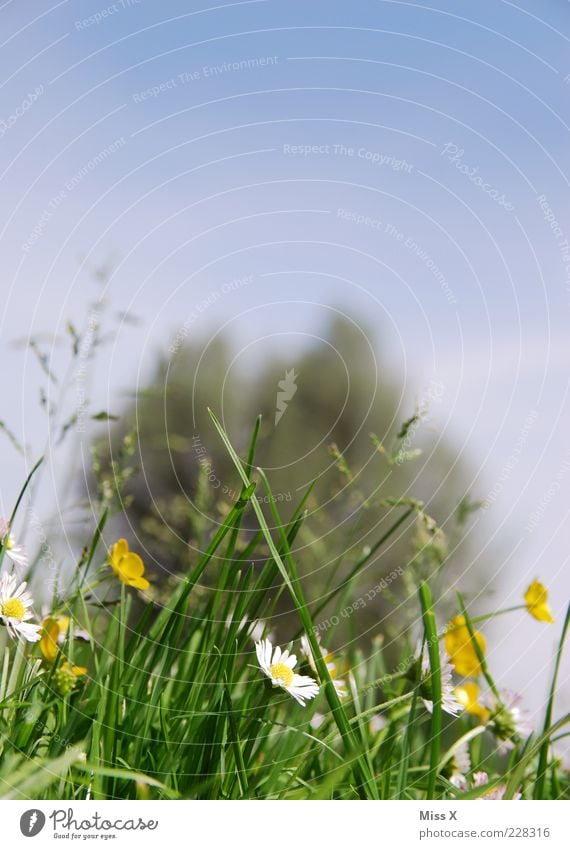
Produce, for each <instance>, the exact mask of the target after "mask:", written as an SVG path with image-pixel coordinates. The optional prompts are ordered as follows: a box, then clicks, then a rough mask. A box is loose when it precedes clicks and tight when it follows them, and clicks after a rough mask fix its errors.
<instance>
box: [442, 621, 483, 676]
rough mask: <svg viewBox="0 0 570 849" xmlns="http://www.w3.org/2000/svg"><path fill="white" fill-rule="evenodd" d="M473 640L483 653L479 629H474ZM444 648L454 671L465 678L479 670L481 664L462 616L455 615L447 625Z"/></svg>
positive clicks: (481, 636) (477, 672) (476, 673)
mask: <svg viewBox="0 0 570 849" xmlns="http://www.w3.org/2000/svg"><path fill="white" fill-rule="evenodd" d="M474 635H475V641H476V643H477V645H478V646H479V648H480V649H481V653H482V654H485V651H486V647H487V645H486V642H485V637H484V636H483V634H481V633H480V631H474ZM444 641H445V648H446V651H447V653H448V655H449V657H450V659H451V663H452V664H453V666H454V668H455V671H456V672H457V674H458V675H462V676H464V677H465V678H472V677H476V676H477V675H479V673H480V672H481V664H480V662H479V658H478V657H477V652H476V651H475V647H474V645H473V642H472V640H471V635H470V633H469V628H468V627H467V625H466V624H465V617H464V616H455V618H454V619H452V620H451V622H450V623H449V625H448V626H447V631H446V633H445V638H444Z"/></svg>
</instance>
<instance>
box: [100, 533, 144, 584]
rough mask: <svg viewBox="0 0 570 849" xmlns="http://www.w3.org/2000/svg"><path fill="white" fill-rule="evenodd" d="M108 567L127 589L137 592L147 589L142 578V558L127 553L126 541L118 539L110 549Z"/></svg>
mask: <svg viewBox="0 0 570 849" xmlns="http://www.w3.org/2000/svg"><path fill="white" fill-rule="evenodd" d="M109 565H110V566H111V569H112V570H113V572H114V573H115V575H116V576H117V577H118V579H119V580H120V581H122V583H123V584H126V585H127V586H128V587H136V588H137V589H138V590H146V589H148V588H149V586H150V584H149V582H148V581H147V579H146V578H145V577H144V563H143V561H142V558H141V557H139V555H138V554H135V553H134V552H133V551H129V544H128V542H127V541H126V539H120V540H119V541H118V542H116V543H115V545H114V546H113V547H112V548H111V551H110V552H109Z"/></svg>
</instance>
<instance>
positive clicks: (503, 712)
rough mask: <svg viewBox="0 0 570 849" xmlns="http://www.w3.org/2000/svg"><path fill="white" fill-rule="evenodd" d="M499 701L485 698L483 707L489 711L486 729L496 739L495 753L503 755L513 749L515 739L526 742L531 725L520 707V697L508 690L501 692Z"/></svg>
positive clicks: (491, 696)
mask: <svg viewBox="0 0 570 849" xmlns="http://www.w3.org/2000/svg"><path fill="white" fill-rule="evenodd" d="M499 697H500V698H499V699H497V698H496V697H495V696H493V695H489V696H487V698H486V700H485V706H486V707H488V709H489V713H490V716H489V721H488V724H487V727H488V729H489V731H491V732H492V733H493V734H494V735H495V738H496V739H497V742H498V746H497V751H498V753H499V754H505V753H506V752H508V751H509V749H513V748H514V745H515V742H516V741H517V739H521V740H526V738H527V737H528V736H529V734H530V733H531V732H532V725H531V723H530V720H529V716H528V714H527V712H526V711H525V710H523V709H522V708H521V707H520V701H521V696H519V695H518V693H513V692H511V691H510V690H501V691H500V692H499Z"/></svg>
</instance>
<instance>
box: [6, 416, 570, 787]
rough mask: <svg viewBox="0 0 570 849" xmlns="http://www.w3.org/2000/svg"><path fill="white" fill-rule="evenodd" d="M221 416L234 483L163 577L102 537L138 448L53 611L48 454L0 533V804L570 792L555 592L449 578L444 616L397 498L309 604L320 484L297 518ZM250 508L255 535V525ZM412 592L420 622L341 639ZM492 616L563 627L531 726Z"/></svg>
mask: <svg viewBox="0 0 570 849" xmlns="http://www.w3.org/2000/svg"><path fill="white" fill-rule="evenodd" d="M210 417H211V426H212V430H213V431H214V432H215V433H216V434H217V438H219V439H220V440H221V443H222V444H223V446H224V449H225V451H227V453H228V455H229V457H230V458H231V461H232V463H233V466H234V468H235V471H236V474H237V475H238V476H239V481H240V486H241V491H239V492H238V493H237V495H236V497H235V499H234V500H233V503H232V504H231V506H229V507H228V509H227V511H226V513H225V516H224V517H223V520H222V521H220V522H219V524H218V525H217V527H215V528H214V530H213V531H212V532H211V533H210V535H209V539H208V543H207V545H206V546H205V547H204V550H203V552H202V553H201V554H200V555H199V556H198V555H196V556H195V557H193V558H191V559H192V560H193V562H192V566H191V568H190V569H189V570H188V571H187V572H186V573H184V574H180V575H178V576H176V578H175V579H173V580H170V581H164V580H162V579H159V578H158V577H156V576H153V575H152V574H151V572H150V571H149V570H148V569H147V566H146V564H145V562H144V559H143V557H141V555H140V554H139V553H138V552H137V545H136V541H133V540H130V539H126V538H124V537H121V538H118V539H112V540H109V538H108V537H109V535H108V533H107V530H106V529H107V524H108V520H109V516H110V513H111V512H112V509H113V504H119V505H120V504H121V503H122V501H121V497H122V487H123V485H124V483H125V481H126V480H127V479H128V462H129V459H128V458H129V450H128V444H127V445H126V446H125V451H124V456H123V461H124V463H123V465H121V463H118V464H117V465H116V466H115V467H113V476H112V478H111V480H109V479H105V480H102V479H101V480H99V486H100V490H101V491H100V492H99V496H100V497H99V498H97V499H94V502H93V503H94V505H96V506H97V508H98V511H99V512H98V515H97V516H96V522H95V526H94V529H93V530H92V532H91V534H90V535H89V536H87V537H86V538H85V539H83V540H82V548H81V554H80V556H79V558H78V560H77V562H76V563H74V564H73V568H72V570H71V572H70V573H69V577H68V578H67V579H66V580H65V581H64V580H63V579H62V580H61V581H59V582H55V583H53V581H52V584H51V595H50V597H49V598H48V599H47V600H46V598H45V586H46V583H47V580H46V576H45V574H42V568H44V569H45V565H44V566H43V567H42V560H41V558H40V559H38V558H32V557H30V556H29V554H28V553H27V552H26V540H25V539H20V538H19V536H18V532H17V529H18V527H19V521H18V520H19V518H20V517H21V515H22V514H23V513H24V512H25V511H26V509H27V506H26V505H27V499H28V493H29V488H30V486H31V485H32V484H33V480H34V475H35V474H37V471H38V469H39V468H40V467H41V460H40V461H38V463H36V466H35V467H34V468H32V469H31V471H30V474H29V477H28V479H27V480H26V482H25V484H24V486H23V488H22V491H21V494H20V497H19V498H18V500H17V503H16V504H15V506H14V509H13V512H12V515H11V516H10V517H9V518H7V519H6V520H4V521H3V524H2V528H1V529H0V534H1V549H0V647H1V656H0V797H1V798H3V799H24V798H33V799H67V800H80V799H95V800H97V799H117V798H119V799H140V800H144V799H245V798H248V799H249V798H253V799H364V800H367V799H371V800H373V799H376V800H377V799H426V798H427V799H479V798H482V799H489V800H492V799H520V798H523V799H559V798H567V797H568V786H569V782H568V771H567V769H566V768H565V766H564V764H563V763H562V761H561V759H560V758H559V757H558V756H557V749H556V743H557V741H559V740H562V739H563V738H564V737H565V736H566V734H567V731H566V725H567V723H568V721H569V718H570V717H568V716H564V717H561V718H556V717H557V716H558V715H557V711H556V684H557V672H558V667H559V663H560V659H561V656H562V651H563V646H564V641H565V637H566V634H567V629H568V623H569V616H568V615H567V616H566V620H565V622H563V623H561V622H554V620H553V617H552V613H551V610H550V607H549V604H548V590H547V588H546V587H545V586H543V584H542V583H541V582H540V581H539V580H538V579H537V580H536V581H533V582H532V583H531V584H530V586H529V587H528V589H527V592H526V593H525V595H524V598H521V599H520V604H519V605H517V606H515V607H514V608H511V609H509V610H506V611H505V610H488V611H486V612H483V613H480V612H479V613H478V614H477V615H473V612H472V610H470V606H471V605H470V603H469V602H467V601H466V600H465V597H464V595H463V594H462V592H461V588H460V587H459V588H458V589H457V591H456V594H455V601H454V610H453V611H452V615H451V616H448V615H447V613H446V608H442V609H441V610H440V604H439V593H440V590H439V589H438V587H439V584H438V583H437V582H436V581H432V580H430V570H429V569H426V568H423V569H419V568H418V562H420V561H422V562H423V563H424V567H425V563H426V562H427V563H428V564H429V563H432V564H433V562H434V560H433V554H434V550H435V553H436V554H437V551H438V550H440V549H441V530H440V529H438V528H437V525H436V524H435V522H434V521H433V520H432V519H431V518H430V517H429V516H427V515H426V513H425V511H424V508H423V505H422V503H421V502H419V501H415V500H413V499H411V498H393V499H384V500H383V501H382V502H381V503H380V504H379V505H377V507H375V509H377V510H379V511H384V512H386V513H387V515H388V516H390V517H391V525H390V527H389V528H388V530H387V531H385V532H383V533H382V534H381V536H380V537H379V538H378V539H377V541H376V543H375V544H374V545H373V546H367V547H365V548H363V549H362V550H361V551H359V552H356V553H354V554H353V559H352V562H351V563H350V566H349V568H348V570H347V571H345V573H344V575H343V578H342V580H337V581H333V580H331V581H330V583H329V585H328V588H327V591H326V592H325V593H324V594H322V593H321V594H319V595H318V597H317V598H316V599H313V598H312V597H311V594H310V586H309V585H308V584H307V581H306V580H305V579H304V577H300V572H299V569H298V564H297V559H296V556H295V543H296V540H297V539H298V537H299V534H300V531H301V529H302V527H303V524H304V522H306V521H307V514H308V510H307V504H308V500H309V497H310V494H311V490H312V487H309V488H308V489H307V491H306V492H305V494H304V495H303V497H302V498H301V499H300V500H299V502H298V503H297V504H295V505H291V510H290V513H289V516H288V518H287V519H286V520H285V519H284V518H283V517H282V515H281V512H282V509H283V507H282V504H281V503H280V500H279V498H278V497H277V496H275V495H274V494H273V492H272V490H271V484H270V481H269V480H268V477H267V476H266V475H265V473H264V472H263V470H262V469H260V468H258V467H257V466H256V459H255V458H256V445H257V441H258V436H259V430H260V424H261V422H260V419H259V418H258V419H257V420H256V422H255V425H254V427H253V431H252V434H251V438H250V440H249V444H246V445H244V446H234V445H232V443H231V441H230V439H229V437H228V435H227V433H226V432H225V430H224V428H223V427H222V425H221V424H220V421H219V420H218V418H217V417H216V415H215V414H214V413H213V412H210ZM412 424H413V422H411V421H410V422H408V423H405V424H404V425H403V427H402V428H401V430H400V433H399V435H398V436H399V443H398V444H399V445H400V450H402V448H401V446H405V445H406V444H407V442H409V435H410V428H411V426H412ZM388 459H390V458H388ZM392 459H393V458H392ZM407 459H409V460H410V462H413V456H411V455H410V457H409V458H407ZM337 461H338V462H339V463H342V458H341V457H338V458H337ZM95 465H96V463H95ZM95 471H96V472H97V469H95ZM238 489H239V488H238ZM246 517H247V522H248V526H251V525H252V523H254V526H255V528H256V530H255V532H253V533H251V532H250V533H247V534H246V533H244V530H243V528H244V521H245V519H246ZM410 517H411V518H412V520H413V521H414V522H415V523H416V524H417V525H418V526H419V527H420V528H421V529H422V535H421V536H420V539H421V540H422V544H421V546H420V548H419V549H418V545H417V544H416V545H415V547H414V549H413V550H412V551H410V553H409V558H408V559H407V560H403V561H402V563H401V566H400V567H398V568H396V569H391V570H390V571H389V572H387V573H386V574H385V575H384V576H383V578H382V579H381V580H379V581H377V582H376V583H375V584H374V586H372V587H371V586H370V582H368V583H367V582H366V581H364V582H363V577H365V576H366V572H367V568H368V566H369V564H370V562H371V560H372V558H378V557H379V558H380V563H381V562H382V552H383V551H384V550H386V549H387V547H388V546H389V545H390V542H391V539H392V538H393V536H394V535H395V534H397V532H398V529H399V528H400V526H401V525H402V521H403V520H404V518H408V519H409V518H410ZM46 545H49V541H44V548H45V546H46ZM430 553H431V555H432V556H431V558H430V556H428V555H430ZM426 557H427V559H426ZM422 558H423V560H422ZM253 561H255V563H256V564H257V565H255V566H254V565H253ZM260 562H262V565H261V566H260V565H259V563H260ZM434 572H435V567H434ZM404 579H405V580H406V582H407V583H406V586H407V588H408V589H407V593H408V601H409V603H410V604H411V605H412V606H413V608H414V610H415V622H414V625H413V627H410V628H405V629H401V631H400V632H398V631H395V632H393V634H392V636H391V637H390V638H389V640H388V639H387V638H386V635H385V634H383V633H382V629H381V628H380V627H379V628H378V631H377V632H376V633H374V634H372V635H367V636H365V638H364V639H360V640H351V641H346V642H345V643H344V641H343V640H342V639H341V637H340V636H337V635H339V634H340V633H341V632H340V631H339V630H338V627H339V625H342V623H343V622H346V621H347V620H349V619H350V621H351V622H352V623H353V624H355V627H356V628H357V627H358V626H357V623H358V618H359V616H360V615H361V613H362V611H363V609H365V608H366V607H367V606H368V605H369V604H371V603H372V602H373V600H374V599H375V598H376V597H377V596H378V597H379V596H381V595H387V597H388V599H389V598H391V595H390V593H391V588H393V586H394V585H395V584H396V583H398V582H401V581H403V580H404ZM42 590H43V591H44V592H43V596H44V598H43V599H42V602H41V605H40V600H39V596H40V594H41V593H42ZM284 602H285V603H286V605H287V609H288V610H289V611H290V615H291V617H292V621H293V622H294V630H295V633H294V637H293V639H292V640H290V641H289V642H288V643H287V644H284V643H280V642H279V640H278V639H277V638H276V636H275V628H276V626H278V625H279V617H277V616H276V610H278V609H279V607H278V606H279V604H283V603H284ZM394 603H396V602H394ZM498 616H500V617H501V621H505V620H504V619H503V617H509V616H531V617H533V618H534V619H535V620H537V621H536V627H537V628H542V629H544V632H545V638H546V634H547V631H548V630H549V629H554V628H556V629H557V630H558V632H559V638H558V649H557V652H556V655H555V657H553V666H552V676H551V686H550V690H549V692H547V693H545V695H544V704H545V710H544V721H543V724H542V725H541V727H539V728H532V727H531V726H530V725H529V723H528V721H527V718H526V716H525V711H524V705H522V704H521V700H520V699H519V697H517V696H516V695H515V694H513V693H510V692H508V691H505V690H504V689H503V687H502V685H501V681H500V680H497V679H496V677H495V675H494V671H493V669H492V666H491V664H490V662H488V658H487V654H488V645H487V640H486V638H485V625H486V623H487V622H488V621H489V620H490V619H491V618H494V617H498ZM548 636H549V637H550V633H549V634H548ZM388 643H389V645H388ZM337 646H338V649H337V648H336V647H337ZM394 658H396V662H394Z"/></svg>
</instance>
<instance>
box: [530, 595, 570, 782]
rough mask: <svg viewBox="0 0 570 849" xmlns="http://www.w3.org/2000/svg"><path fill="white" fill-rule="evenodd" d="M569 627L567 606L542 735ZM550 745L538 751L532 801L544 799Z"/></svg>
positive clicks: (549, 717) (548, 719)
mask: <svg viewBox="0 0 570 849" xmlns="http://www.w3.org/2000/svg"><path fill="white" fill-rule="evenodd" d="M569 625H570V605H568V610H567V611H566V618H565V620H564V625H563V627H562V633H561V634H560V640H559V641H558V647H557V649H556V660H555V662H554V672H553V675H552V682H551V684H550V692H549V694H548V703H547V705H546V713H545V716H544V726H543V729H542V730H543V733H546V732H547V731H548V729H549V728H550V726H551V725H552V712H553V710H554V698H555V695H556V682H557V681H558V673H559V671H560V662H561V660H562V652H563V650H564V643H565V642H566V635H567V633H568V626H569ZM549 745H550V740H549V738H547V739H545V741H544V743H543V745H542V748H541V750H540V755H539V758H538V770H537V774H536V783H535V785H534V793H533V798H534V799H544V788H545V783H546V772H547V767H548V748H549Z"/></svg>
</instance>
